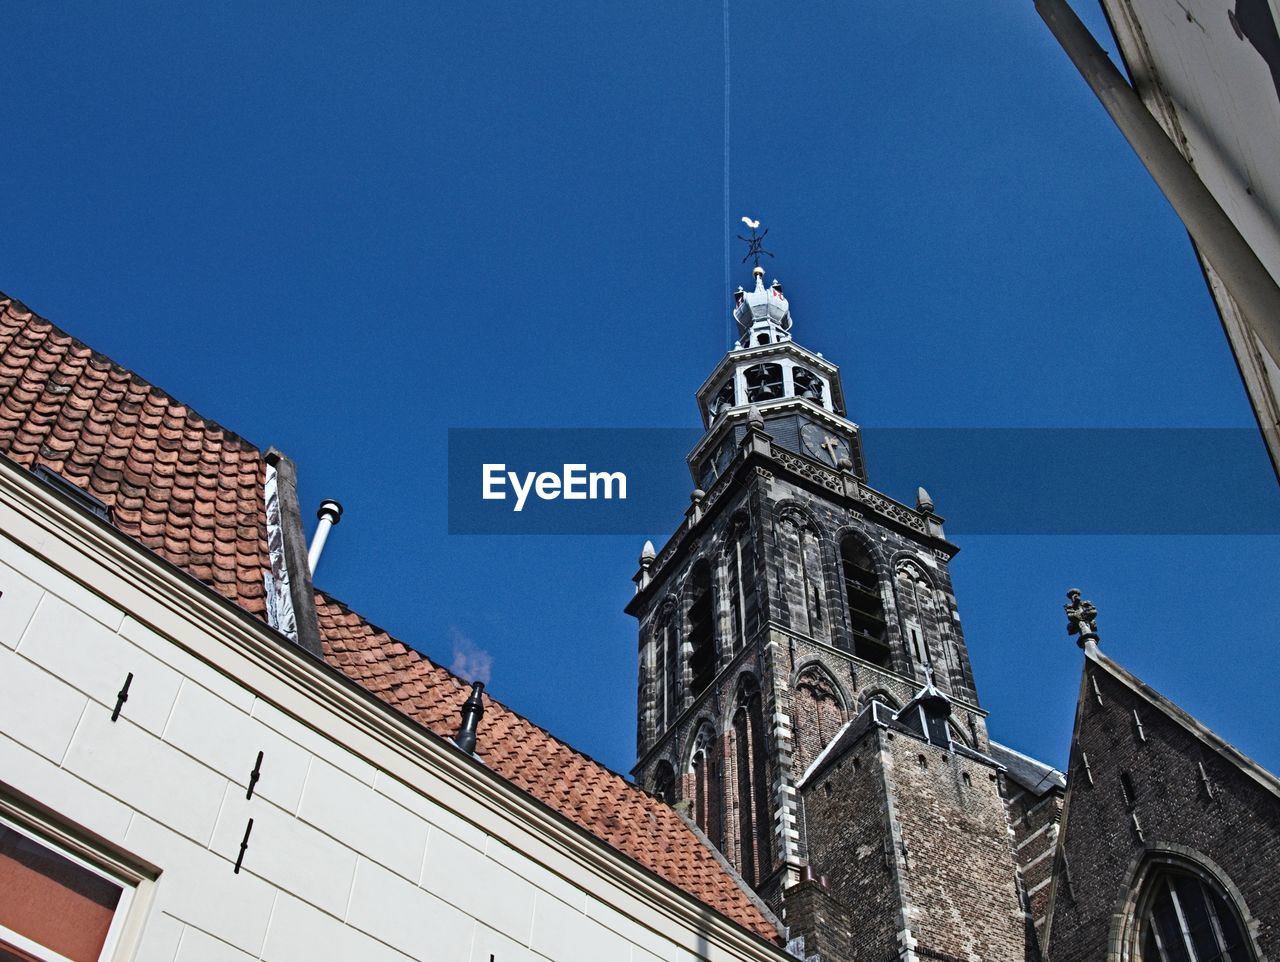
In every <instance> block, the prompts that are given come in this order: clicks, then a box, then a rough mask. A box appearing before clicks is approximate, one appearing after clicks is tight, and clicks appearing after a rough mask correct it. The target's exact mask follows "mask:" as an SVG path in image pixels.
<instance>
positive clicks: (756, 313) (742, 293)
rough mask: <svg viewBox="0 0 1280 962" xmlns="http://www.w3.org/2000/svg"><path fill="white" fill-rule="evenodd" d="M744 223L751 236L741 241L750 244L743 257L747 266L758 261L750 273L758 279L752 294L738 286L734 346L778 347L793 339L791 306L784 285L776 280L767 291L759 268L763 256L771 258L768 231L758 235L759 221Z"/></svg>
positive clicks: (748, 218)
mask: <svg viewBox="0 0 1280 962" xmlns="http://www.w3.org/2000/svg"><path fill="white" fill-rule="evenodd" d="M742 222H743V223H744V224H746V225H747V226H748V227H750V228H751V236H750V237H743V236H742V235H741V234H739V235H738V239H739V240H742V241H745V242H746V244H747V245H748V249H747V254H746V256H745V257H743V258H742V261H743V263H744V264H745V263H746V262H747V261H749V260H754V261H755V267H753V268H752V269H751V274H752V276H753V277H754V278H755V285H754V289H753V290H750V291H746V290H743V289H742V288H741V287H739V288H738V289H737V290H736V291H734V292H733V318H734V320H736V321H737V322H738V340H737V343H736V344H735V347H737V348H738V349H740V350H741V349H745V348H748V347H756V346H759V345H761V344H777V343H778V342H780V341H789V340H791V307H790V305H789V304H788V303H787V299H786V298H785V297H784V296H783V294H782V284H781V283H780V282H779V281H778V280H777V278H774V281H773V283H772V284H771V285H769V287H768V288H766V287H765V286H764V268H763V267H761V266H760V256H761V255H762V254H763V255H765V256H768V257H772V256H773V253H772V252H771V251H767V250H765V249H764V248H763V247H762V246H761V244H762V243H763V241H764V236H765V234H767V233H769V228H767V227H766V228H765V229H764V232H763V233H760V234H757V233H756V230H757V228H759V226H760V222H759V221H758V220H752V219H751V218H750V217H744V218H742Z"/></svg>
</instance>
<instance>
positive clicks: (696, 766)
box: [627, 266, 1020, 958]
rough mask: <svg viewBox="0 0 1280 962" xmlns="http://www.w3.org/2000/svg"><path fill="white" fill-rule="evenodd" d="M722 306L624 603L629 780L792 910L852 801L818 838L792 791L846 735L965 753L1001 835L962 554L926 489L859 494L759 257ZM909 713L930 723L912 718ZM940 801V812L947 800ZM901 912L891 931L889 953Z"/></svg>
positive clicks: (854, 456)
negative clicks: (631, 688) (630, 644)
mask: <svg viewBox="0 0 1280 962" xmlns="http://www.w3.org/2000/svg"><path fill="white" fill-rule="evenodd" d="M733 316H734V318H735V319H736V321H737V326H738V332H739V336H738V340H737V342H736V344H735V345H734V347H733V349H732V350H730V351H729V353H728V354H726V355H725V356H724V357H723V358H722V359H721V361H720V363H719V364H717V365H716V367H715V369H714V370H713V371H712V372H711V375H710V377H708V378H707V380H706V382H705V383H704V384H703V385H702V386H701V387H700V388H699V389H698V392H697V400H698V406H699V409H700V411H701V414H702V420H703V425H704V427H705V433H704V435H703V436H702V438H701V440H700V441H699V442H698V443H697V445H696V446H695V447H694V449H693V450H692V451H691V452H690V454H689V456H688V463H689V469H690V472H691V474H692V478H693V482H694V490H693V492H692V495H691V503H690V505H689V507H688V509H687V511H686V512H685V516H684V519H683V520H682V521H681V523H680V524H679V526H678V527H677V528H676V531H675V532H674V534H672V535H671V537H670V538H669V539H668V540H667V542H666V544H665V545H664V546H663V547H662V548H661V550H655V549H654V548H653V546H652V544H650V543H646V544H645V548H644V552H643V553H642V555H641V557H640V568H639V571H638V572H637V574H636V576H635V582H636V595H635V597H634V599H633V600H632V601H631V603H630V604H629V605H628V607H627V611H628V612H629V613H630V614H632V615H634V616H635V617H636V618H637V619H638V621H639V629H640V630H639V665H640V671H639V698H638V719H637V760H636V765H635V768H634V770H633V774H634V775H635V777H636V779H637V781H638V782H639V783H640V784H641V785H643V786H644V787H646V788H647V789H649V790H650V791H653V792H654V793H656V794H658V795H660V796H662V797H663V798H665V799H666V800H667V801H669V802H671V803H672V804H675V805H677V806H683V807H685V808H686V810H687V813H688V815H689V817H690V818H691V819H692V820H694V821H695V822H696V823H697V825H698V826H699V827H700V828H701V829H702V831H703V832H704V833H705V834H706V836H707V837H708V839H709V840H710V841H711V843H712V844H714V845H715V846H717V847H718V848H719V849H720V850H721V851H722V852H723V853H724V855H725V856H726V857H727V858H728V859H729V861H730V862H732V864H733V865H734V866H735V867H736V868H737V870H738V871H739V873H740V874H741V875H742V876H743V878H744V879H745V880H746V881H747V883H748V884H750V885H751V886H753V887H754V888H755V889H756V891H757V892H758V893H759V894H760V895H761V897H762V898H764V899H765V900H766V901H767V902H768V903H769V904H770V905H772V906H773V907H774V909H775V910H778V911H779V912H780V913H782V914H783V915H784V917H785V916H786V915H787V914H788V913H789V912H790V913H791V914H792V915H795V914H796V913H800V912H802V909H801V906H800V902H799V901H796V900H794V899H793V898H792V895H791V894H789V893H793V892H794V893H796V894H797V898H798V897H799V895H800V894H801V893H803V892H804V891H806V886H808V887H810V888H811V887H813V885H815V884H816V883H813V882H810V881H809V880H810V879H811V878H812V877H814V876H816V875H831V874H832V873H833V870H834V868H835V867H836V866H835V865H834V863H833V862H832V859H833V858H835V857H841V858H843V857H845V855H846V854H847V853H845V852H844V848H845V846H844V844H843V843H842V842H840V841H838V840H834V839H832V838H830V837H829V836H830V834H831V833H830V830H829V825H830V824H834V822H836V821H839V820H840V819H841V818H845V819H846V820H847V818H849V817H852V815H853V813H852V812H851V811H849V810H848V809H849V806H851V805H854V804H855V803H854V799H853V798H852V796H850V797H849V798H846V799H844V800H843V801H842V800H841V798H839V797H837V798H836V799H835V807H834V808H833V807H832V804H827V805H826V807H825V808H824V809H823V812H822V818H823V819H825V821H824V824H823V828H822V830H821V832H819V833H817V834H815V833H811V832H809V831H808V830H807V826H806V823H805V801H804V797H805V793H806V790H807V789H806V779H811V778H815V777H816V776H818V775H821V779H822V785H823V786H824V791H825V795H824V799H826V798H829V797H830V793H831V791H832V788H833V786H836V785H839V784H841V783H842V782H843V781H844V780H845V777H844V774H843V773H842V775H841V777H840V778H839V779H837V778H834V777H833V773H832V772H831V771H830V770H829V769H830V765H829V764H828V763H832V762H835V761H836V759H835V758H834V757H833V751H834V750H835V749H836V748H838V747H839V746H838V745H835V744H833V740H835V739H836V737H837V735H841V734H843V735H846V736H847V734H848V732H849V730H850V728H851V726H852V727H855V728H858V727H859V726H860V727H861V729H867V726H871V728H874V729H875V730H876V731H881V730H883V733H884V734H885V735H886V736H887V738H888V739H893V738H895V737H897V738H902V739H904V743H905V742H906V741H910V740H911V739H912V738H913V737H918V739H920V740H922V741H923V742H925V743H928V745H930V746H933V748H931V749H930V751H931V752H932V755H938V756H940V757H942V758H943V759H944V761H942V762H939V761H938V760H937V759H933V758H932V755H931V756H930V758H929V759H927V761H931V762H932V764H933V768H934V773H935V775H938V776H941V775H942V774H943V772H945V771H946V770H948V766H950V765H952V763H953V761H954V760H956V759H958V758H960V757H966V758H967V757H968V756H972V760H973V761H975V762H978V764H977V766H976V767H974V770H973V771H968V772H967V774H966V778H968V779H969V780H971V781H972V780H974V779H975V778H976V777H977V776H978V774H979V772H978V768H982V765H984V764H986V763H990V764H989V765H987V768H986V769H983V772H982V774H981V778H982V785H983V786H985V791H986V792H987V794H991V793H993V792H995V793H996V795H995V797H996V799H997V803H996V804H995V805H994V806H988V808H989V811H990V812H998V813H999V815H998V824H996V823H993V824H991V825H988V826H985V830H986V835H988V836H993V837H994V836H999V838H1000V839H1002V840H1003V841H1002V842H1001V845H1003V846H1004V849H1007V847H1008V846H1007V825H1006V824H1005V822H1004V814H1003V808H1002V806H1001V805H1000V804H999V803H998V792H997V789H996V787H995V785H994V779H995V776H994V774H992V773H994V772H995V771H996V770H997V769H998V768H999V766H998V765H997V764H996V763H995V762H994V761H991V759H989V758H988V757H987V756H988V754H989V752H990V746H989V742H988V738H987V730H986V723H985V717H986V713H985V712H984V711H983V710H982V709H981V708H980V707H979V705H978V698H977V692H976V690H975V687H974V680H973V673H972V670H971V668H970V664H969V654H968V650H967V648H966V646H965V641H964V635H963V633H962V631H961V628H960V621H959V617H958V615H957V613H956V605H955V598H954V595H953V592H952V587H951V578H950V575H949V574H948V570H947V566H948V563H949V562H950V560H951V558H952V556H953V555H954V554H955V553H956V551H957V550H958V549H957V548H956V547H955V546H954V545H952V544H950V543H949V542H948V541H947V540H946V538H945V535H944V532H943V523H942V519H941V518H939V517H938V516H937V515H936V514H935V513H934V510H933V504H932V502H931V500H930V498H929V496H928V494H927V493H926V492H925V491H924V490H923V489H921V490H920V492H919V495H918V497H917V499H916V504H915V506H914V507H913V506H910V505H907V504H903V503H901V502H899V501H896V500H894V499H893V498H890V497H888V496H887V495H884V494H881V493H880V492H878V491H876V490H875V489H873V488H872V487H870V485H869V484H868V479H867V471H866V467H865V464H864V460H863V451H862V438H861V432H860V430H859V428H858V425H857V424H856V423H855V422H854V421H852V420H850V418H849V416H848V412H847V411H846V410H845V403H844V394H843V390H842V387H841V382H840V372H839V370H838V368H837V367H836V366H835V365H834V364H832V363H831V362H830V361H828V360H826V359H825V358H824V357H823V356H822V355H821V354H817V353H814V352H813V351H810V350H808V349H806V348H804V347H801V346H800V345H799V344H797V343H796V342H795V341H794V340H793V339H792V315H791V305H790V303H789V301H788V299H787V297H786V295H785V294H784V293H783V288H782V285H781V284H780V283H779V282H778V281H776V280H774V281H773V282H772V283H771V284H768V285H766V283H765V272H764V270H763V269H762V268H760V267H759V266H757V267H756V269H755V270H754V272H753V288H752V289H751V290H744V289H742V288H739V289H738V290H737V291H736V292H735V294H734V308H733ZM922 693H932V694H930V695H928V697H925V698H924V700H923V701H922ZM921 704H927V706H932V707H931V708H930V711H931V712H932V714H930V715H929V718H930V719H932V721H921V720H920V719H922V718H924V716H923V715H920V714H919V711H918V709H919V706H920V705H921ZM942 705H945V712H944V711H942V710H941V707H940V706H942ZM904 712H905V713H906V714H905V715H902V713H904ZM900 715H901V716H902V717H901V718H900V717H899V716H900ZM855 723H856V724H855ZM929 725H932V726H933V728H932V729H930V728H929ZM877 726H879V727H877ZM913 732H914V733H915V734H913ZM930 732H932V734H930ZM877 737H879V736H877ZM859 743H860V744H863V743H864V742H859ZM939 745H942V746H944V747H943V748H941V749H938V747H937V746H939ZM915 754H919V755H921V757H925V756H924V755H923V753H920V752H917V753H915ZM886 757H887V756H886ZM904 757H906V756H904ZM913 757H914V756H913ZM871 767H875V766H871ZM971 767H973V766H971ZM879 768H880V769H886V768H887V769H892V763H891V761H886V759H881V764H880V766H879ZM988 769H989V771H988ZM952 774H955V773H952ZM988 776H990V779H989V778H988ZM921 777H924V776H922V775H920V774H919V773H913V778H914V779H915V780H916V781H919V780H920V778H921ZM955 778H956V779H959V778H960V775H959V774H955ZM881 781H882V780H881ZM858 784H859V788H858V789H857V791H858V793H859V798H860V799H862V800H861V801H859V802H858V803H857V804H858V805H861V806H862V807H863V808H864V809H867V811H868V815H867V817H868V818H871V817H872V815H871V813H870V809H868V808H867V807H868V806H870V807H872V808H874V809H875V811H876V812H877V813H880V814H883V812H884V811H885V810H886V806H887V804H888V803H887V801H886V800H885V797H884V795H883V793H881V794H880V795H876V793H875V791H874V790H873V789H872V788H869V787H867V786H866V785H863V784H862V782H861V781H859V782H858ZM877 784H879V782H877ZM913 791H914V789H913ZM877 798H878V799H879V800H878V801H877V800H876V799H877ZM988 801H989V800H988ZM940 804H941V809H940V810H939V811H938V812H935V813H933V814H934V815H935V816H943V815H945V812H944V811H943V810H942V809H945V808H946V806H947V805H948V804H950V802H946V803H940ZM841 813H843V814H841ZM876 817H879V816H876ZM983 817H987V816H983ZM886 818H887V819H888V821H885V822H884V824H883V829H882V831H881V832H880V835H881V836H883V837H882V839H881V842H882V843H883V845H882V846H877V848H876V852H877V853H878V854H877V858H880V859H884V860H886V864H888V861H892V860H894V859H896V858H897V857H898V855H899V854H900V853H895V850H894V849H893V846H894V844H895V842H894V838H895V834H894V832H895V830H894V829H893V828H892V827H891V826H890V824H889V822H891V821H893V818H892V817H891V816H886ZM873 820H874V819H873ZM898 834H899V835H901V832H900V831H899V833H898ZM899 841H901V839H900V838H899ZM886 846H887V847H886ZM997 847H1000V846H997ZM917 857H920V858H924V857H927V855H925V854H918V855H917ZM998 861H999V860H998ZM1004 862H1007V863H1008V877H1007V878H1006V879H1005V883H1006V884H1005V885H1004V886H1003V888H1002V897H1003V896H1004V895H1009V897H1011V898H1013V899H1014V905H1013V909H1012V910H1011V911H1014V912H1015V914H1017V904H1016V894H1014V878H1013V876H1014V875H1015V874H1016V868H1015V867H1014V866H1013V863H1012V858H1011V856H1009V854H1008V852H1007V851H1005V854H1004ZM1001 864H1003V863H1001ZM832 877H834V875H833V876H832ZM869 877H870V876H868V878H869ZM853 895H854V890H853V889H849V890H848V892H846V893H845V895H843V896H840V893H838V892H837V893H834V894H833V895H832V897H833V898H836V900H837V901H839V898H840V897H843V898H853ZM823 897H826V895H824V896H823ZM810 901H812V900H810ZM896 904H897V905H898V906H899V908H898V909H896V910H895V911H896V912H897V913H898V915H895V919H896V921H894V920H890V921H889V923H887V925H888V928H887V929H886V931H888V932H889V933H890V935H892V937H893V938H895V939H898V940H899V941H901V932H902V931H903V930H904V925H903V924H900V923H901V918H899V917H898V916H900V915H901V912H902V908H901V904H902V900H901V899H898V901H897V903H896ZM1007 908H1008V906H1006V905H1003V903H1002V908H1001V911H1004V910H1005V909H1007ZM861 910H862V909H859V908H857V907H854V913H855V918H854V919H853V921H855V922H856V921H857V918H856V913H857V911H861ZM808 911H809V910H808V909H807V908H805V909H803V913H806V914H807V913H808ZM834 911H835V912H836V914H837V915H838V914H840V913H842V912H844V911H845V909H840V908H837V909H836V910H834ZM1006 914H1008V913H1006ZM789 924H792V923H791V922H789ZM801 927H803V926H801ZM837 928H839V926H837ZM906 929H909V926H907V927H906ZM894 933H897V934H894ZM815 937H816V936H815ZM838 941H839V940H838V939H837V942H838ZM907 941H910V935H909V932H908V936H907ZM828 944H829V945H830V944H834V943H830V940H828ZM895 944H897V943H895ZM886 948H887V946H886ZM832 951H833V950H828V951H827V952H826V953H825V954H826V955H827V956H830V957H833V958H839V957H848V958H855V957H857V958H861V957H862V956H860V955H859V956H855V955H850V954H848V953H849V952H851V951H852V949H849V950H848V951H845V950H840V949H837V950H834V954H832ZM867 951H871V949H870V948H868V949H867ZM876 951H879V947H877V948H876ZM810 954H812V953H810ZM960 955H961V957H967V956H964V955H963V954H962V953H961V954H960ZM867 957H870V956H867ZM880 957H888V956H880ZM894 957H896V956H894ZM903 957H904V958H906V957H909V956H903ZM912 957H913V956H912ZM935 957H942V956H935ZM981 957H984V958H985V957H987V956H981ZM990 957H992V958H994V957H996V956H990ZM1002 957H1003V956H1002ZM1019 958H1020V956H1019Z"/></svg>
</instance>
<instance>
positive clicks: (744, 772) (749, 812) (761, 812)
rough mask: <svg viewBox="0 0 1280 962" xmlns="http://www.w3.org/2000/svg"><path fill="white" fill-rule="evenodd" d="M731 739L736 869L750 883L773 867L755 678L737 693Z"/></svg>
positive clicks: (761, 717)
mask: <svg viewBox="0 0 1280 962" xmlns="http://www.w3.org/2000/svg"><path fill="white" fill-rule="evenodd" d="M733 740H734V757H735V766H734V767H735V768H736V769H737V775H738V785H737V795H738V860H739V861H738V869H739V871H740V872H741V873H742V877H743V878H745V879H746V880H747V881H748V882H749V883H751V884H753V885H758V884H760V882H761V881H763V880H764V879H765V878H766V877H767V876H768V874H769V871H770V869H771V868H772V864H773V848H772V841H773V825H772V815H771V812H770V806H769V778H768V753H767V751H766V744H765V733H764V712H763V708H762V703H761V697H760V689H759V687H758V686H757V685H755V683H754V682H749V683H748V684H744V685H743V687H742V689H741V690H740V691H739V693H738V708H737V710H736V711H735V712H734V716H733Z"/></svg>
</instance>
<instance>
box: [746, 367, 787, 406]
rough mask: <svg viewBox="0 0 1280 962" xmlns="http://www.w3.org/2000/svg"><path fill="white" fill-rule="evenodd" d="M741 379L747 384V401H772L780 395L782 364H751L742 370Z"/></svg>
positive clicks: (781, 390)
mask: <svg viewBox="0 0 1280 962" xmlns="http://www.w3.org/2000/svg"><path fill="white" fill-rule="evenodd" d="M742 379H743V380H744V381H745V382H746V384H747V401H748V403H750V404H755V403H756V402H757V401H772V400H773V399H774V398H779V397H782V393H783V388H782V365H781V364H753V365H752V366H751V367H749V368H747V369H746V370H745V371H743V372H742Z"/></svg>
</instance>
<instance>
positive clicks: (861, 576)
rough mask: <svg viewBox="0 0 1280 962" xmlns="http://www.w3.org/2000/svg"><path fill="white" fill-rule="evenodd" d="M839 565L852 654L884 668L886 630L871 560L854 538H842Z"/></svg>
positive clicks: (887, 654) (876, 579) (882, 607)
mask: <svg viewBox="0 0 1280 962" xmlns="http://www.w3.org/2000/svg"><path fill="white" fill-rule="evenodd" d="M840 564H841V567H842V569H843V571H844V591H845V599H846V600H847V601H848V605H849V633H850V634H851V635H852V636H853V653H854V654H855V655H857V656H858V657H859V658H863V659H865V660H867V661H869V662H872V663H874V664H877V665H880V666H881V667H884V668H887V667H889V640H888V631H887V628H886V626H885V620H884V601H883V599H882V598H881V597H880V581H879V579H878V578H877V577H876V566H875V561H874V560H873V559H872V557H871V554H870V553H869V552H868V551H867V549H866V548H864V547H863V546H862V544H861V543H860V542H859V541H858V540H857V539H856V538H846V539H845V540H844V542H843V543H842V544H841V545H840Z"/></svg>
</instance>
